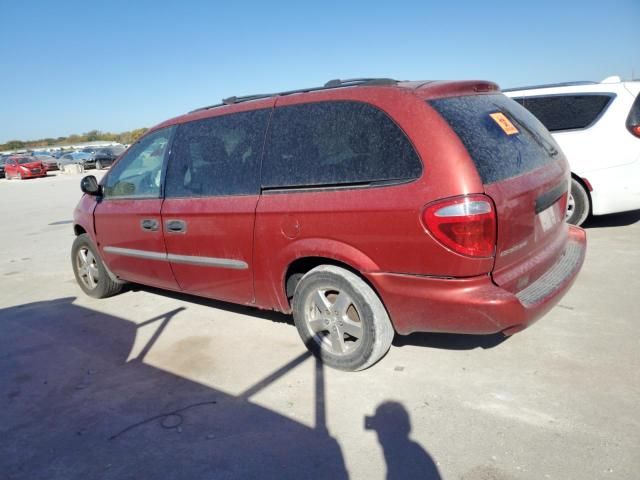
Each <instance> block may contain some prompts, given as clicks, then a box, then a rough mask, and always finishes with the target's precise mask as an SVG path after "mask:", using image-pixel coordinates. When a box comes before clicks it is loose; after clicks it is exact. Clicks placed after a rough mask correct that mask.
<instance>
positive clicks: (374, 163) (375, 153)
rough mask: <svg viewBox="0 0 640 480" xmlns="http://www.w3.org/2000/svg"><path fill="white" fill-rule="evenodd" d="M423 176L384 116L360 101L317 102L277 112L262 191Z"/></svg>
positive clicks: (417, 161)
mask: <svg viewBox="0 0 640 480" xmlns="http://www.w3.org/2000/svg"><path fill="white" fill-rule="evenodd" d="M421 173H422V163H421V161H420V159H419V158H418V155H417V153H416V152H415V150H414V148H413V145H411V142H410V141H409V139H408V138H407V137H406V135H405V134H404V132H403V131H402V130H401V129H400V128H399V127H398V126H397V125H396V124H395V123H394V122H393V121H392V120H391V119H390V118H389V117H388V116H387V114H386V113H384V112H383V111H381V110H379V109H378V108H376V107H374V106H372V105H369V104H366V103H361V102H351V101H338V102H320V103H308V104H302V105H292V106H285V107H278V108H276V109H275V112H274V115H273V119H272V121H271V126H270V128H269V134H268V140H267V150H266V153H265V159H264V168H263V173H262V175H263V180H262V186H263V187H264V188H272V189H278V188H287V187H289V188H291V187H293V188H295V187H323V186H340V185H367V184H372V183H374V182H392V183H393V182H402V181H407V180H412V179H415V178H418V177H419V176H420V174H421Z"/></svg>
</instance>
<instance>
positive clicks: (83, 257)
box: [76, 247, 100, 290]
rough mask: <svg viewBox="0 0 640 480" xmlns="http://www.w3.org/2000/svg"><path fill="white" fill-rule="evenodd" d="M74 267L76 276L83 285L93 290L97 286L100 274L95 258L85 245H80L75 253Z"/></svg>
mask: <svg viewBox="0 0 640 480" xmlns="http://www.w3.org/2000/svg"><path fill="white" fill-rule="evenodd" d="M76 269H77V271H78V277H79V278H80V280H81V281H82V283H83V284H84V286H85V287H87V289H89V290H94V289H95V288H96V287H97V286H98V280H99V277H100V274H99V272H98V264H97V262H96V258H95V256H94V255H93V253H92V252H91V250H89V249H88V248H87V247H82V248H80V249H79V250H78V253H77V254H76Z"/></svg>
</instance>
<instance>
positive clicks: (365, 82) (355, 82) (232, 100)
mask: <svg viewBox="0 0 640 480" xmlns="http://www.w3.org/2000/svg"><path fill="white" fill-rule="evenodd" d="M396 83H398V80H394V79H392V78H349V79H346V80H340V79H334V80H329V81H328V82H327V83H325V84H324V85H323V86H321V87H311V88H300V89H296V90H286V91H284V92H275V93H263V94H254V95H244V96H240V97H237V96H232V97H227V98H223V99H222V103H216V104H215V105H209V106H208V107H202V108H196V109H195V110H191V111H190V112H189V113H195V112H200V111H203V110H209V109H211V108H216V107H222V106H224V105H234V104H236V103H242V102H249V101H251V100H259V99H261V98H269V97H276V96H283V95H293V94H294V93H306V92H314V91H318V90H329V89H331V88H343V87H355V86H377V85H395V84H396Z"/></svg>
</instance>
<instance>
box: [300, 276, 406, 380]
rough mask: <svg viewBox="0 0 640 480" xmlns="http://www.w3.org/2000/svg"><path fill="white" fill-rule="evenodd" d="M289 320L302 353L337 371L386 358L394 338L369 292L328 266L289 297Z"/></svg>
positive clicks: (384, 313) (383, 311) (381, 307)
mask: <svg viewBox="0 0 640 480" xmlns="http://www.w3.org/2000/svg"><path fill="white" fill-rule="evenodd" d="M293 318H294V321H295V324H296V328H297V329H298V334H299V335H300V338H301V339H302V341H303V342H304V344H305V345H306V346H307V348H308V349H309V350H310V351H311V352H312V353H313V354H314V355H315V356H316V357H318V358H320V359H321V360H322V362H323V363H325V364H327V365H329V366H330V367H333V368H337V369H339V370H346V371H357V370H364V369H365V368H368V367H370V366H371V365H373V364H374V363H376V362H377V361H378V360H380V359H381V358H382V357H383V356H384V355H385V354H386V353H387V351H388V350H389V348H390V347H391V341H392V340H393V335H394V330H393V326H392V325H391V320H390V319H389V315H388V314H387V311H386V309H385V308H384V305H383V304H382V302H381V301H380V298H379V297H378V295H377V294H376V293H375V292H374V291H373V289H372V288H371V287H370V286H369V285H367V284H366V283H365V282H364V281H363V280H362V279H361V278H360V277H358V276H357V275H356V274H354V273H352V272H350V271H348V270H345V269H344V268H340V267H336V266H333V265H321V266H319V267H316V268H314V269H312V270H310V271H309V272H307V273H306V274H305V275H304V276H303V277H302V279H301V280H300V283H298V285H297V286H296V290H295V293H294V296H293Z"/></svg>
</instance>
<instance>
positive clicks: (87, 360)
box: [0, 298, 347, 479]
mask: <svg viewBox="0 0 640 480" xmlns="http://www.w3.org/2000/svg"><path fill="white" fill-rule="evenodd" d="M73 300H74V299H73V298H62V299H59V300H55V301H47V302H36V303H31V304H27V305H20V306H16V307H10V308H5V309H0V328H2V329H3V334H2V335H0V357H1V361H0V384H1V385H3V388H2V392H3V393H2V395H3V397H4V398H2V403H3V405H4V406H3V422H2V424H1V425H0V437H1V438H2V439H3V440H2V442H0V471H1V472H3V474H4V475H7V476H8V478H44V477H46V478H49V479H57V478H60V479H74V478H78V479H80V478H81V479H87V478H101V479H110V478H113V479H123V478H136V479H139V478H171V479H182V478H184V479H194V478H332V479H334V478H337V479H339V478H346V477H347V473H346V468H345V464H344V460H343V456H342V451H341V449H340V447H339V445H338V443H337V442H336V441H335V440H334V439H333V438H332V437H331V436H330V435H329V434H328V432H327V429H326V426H325V425H324V424H323V423H322V424H321V425H318V426H317V427H316V428H310V427H307V426H305V425H302V424H301V423H298V422H296V421H294V420H291V419H289V418H287V417H284V416H282V415H280V414H278V413H276V412H273V411H271V410H269V409H267V408H264V407H261V406H258V405H256V404H254V403H252V402H251V401H250V397H251V396H252V395H254V394H255V393H257V392H258V391H260V390H261V389H262V388H265V387H266V386H268V385H269V384H271V383H272V382H273V381H275V380H276V379H278V378H280V377H281V376H282V375H283V374H285V373H286V372H287V371H289V370H291V369H292V368H294V367H295V366H297V365H298V364H300V363H302V362H303V361H305V360H306V359H308V358H309V354H308V353H306V352H305V353H303V354H301V355H300V356H299V357H297V358H295V359H293V360H292V361H291V362H289V363H288V364H287V365H285V366H283V367H282V368H280V369H279V370H277V371H276V372H274V373H273V374H271V375H269V376H268V377H267V378H266V379H264V380H263V381H262V382H259V383H258V384H256V385H254V386H253V387H250V388H249V389H247V390H246V391H245V392H244V393H243V394H240V395H236V396H234V395H229V394H227V393H224V392H222V391H219V390H216V389H214V388H210V387H208V386H205V385H201V384H199V383H196V382H193V381H191V380H189V379H187V378H182V377H179V376H177V375H174V374H171V373H168V372H166V371H163V370H160V369H158V368H155V367H152V366H149V365H147V364H145V363H144V362H143V361H142V360H143V359H144V355H146V352H148V351H149V348H150V345H151V344H152V342H153V341H155V340H154V337H155V338H156V339H157V336H158V335H161V334H162V328H163V327H162V326H163V325H164V326H166V324H167V323H168V322H169V321H170V320H171V318H172V317H173V316H174V315H175V314H177V313H178V312H179V311H180V310H181V309H176V310H172V311H170V312H167V313H166V314H165V315H162V316H160V317H156V318H154V319H150V320H148V321H146V322H143V323H144V324H145V325H147V324H149V323H152V322H157V325H158V329H157V330H156V334H155V335H152V338H151V339H150V340H149V343H148V344H147V346H146V347H144V348H143V349H142V351H141V353H140V355H139V356H138V357H137V358H135V359H133V360H130V361H128V362H127V358H128V356H129V355H130V352H131V348H132V346H133V343H134V340H135V337H136V333H137V328H138V325H136V324H135V323H133V322H130V321H127V320H125V319H122V318H118V317H114V316H111V315H107V314H103V313H100V312H96V311H93V310H89V309H86V308H83V307H80V306H77V305H74V304H73ZM248 361H251V360H250V359H248ZM318 370H319V369H318V368H317V369H316V372H317V373H318ZM318 382H323V380H322V376H321V369H320V375H317V378H316V383H318ZM319 386H320V387H321V388H316V392H320V393H321V396H322V397H324V385H323V384H322V385H319ZM317 387H318V385H317ZM317 397H318V395H317V394H316V398H315V402H316V410H317V411H319V412H320V413H317V414H316V420H318V419H320V421H321V422H323V421H324V413H323V411H324V398H317Z"/></svg>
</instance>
